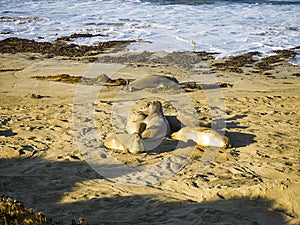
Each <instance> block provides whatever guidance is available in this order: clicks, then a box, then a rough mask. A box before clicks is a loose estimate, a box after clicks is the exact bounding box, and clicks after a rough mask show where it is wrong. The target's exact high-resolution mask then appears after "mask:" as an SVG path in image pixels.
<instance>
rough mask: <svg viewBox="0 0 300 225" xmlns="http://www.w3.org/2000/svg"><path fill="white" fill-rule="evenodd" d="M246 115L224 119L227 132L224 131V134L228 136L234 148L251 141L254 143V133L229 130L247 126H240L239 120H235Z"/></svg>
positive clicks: (248, 143) (243, 145)
mask: <svg viewBox="0 0 300 225" xmlns="http://www.w3.org/2000/svg"><path fill="white" fill-rule="evenodd" d="M245 117H247V116H246V115H235V116H233V117H231V118H228V119H227V120H226V128H227V129H228V130H229V132H226V136H227V137H228V138H229V140H230V142H231V144H232V146H233V147H235V148H239V147H245V146H247V145H250V144H252V143H255V142H256V141H255V140H254V139H255V137H256V135H255V134H248V133H244V132H231V131H230V130H231V129H246V128H248V126H241V125H240V122H239V121H237V120H239V119H243V118H245Z"/></svg>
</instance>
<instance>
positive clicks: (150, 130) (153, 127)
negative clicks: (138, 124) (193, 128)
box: [142, 101, 170, 139]
mask: <svg viewBox="0 0 300 225" xmlns="http://www.w3.org/2000/svg"><path fill="white" fill-rule="evenodd" d="M149 107H150V112H149V115H148V116H147V117H146V118H145V119H144V120H143V123H145V125H146V129H145V130H144V131H143V132H142V138H153V139H162V138H164V137H166V136H168V135H170V125H169V122H168V120H167V118H166V117H165V115H164V114H163V111H162V104H161V102H160V101H153V102H150V104H149Z"/></svg>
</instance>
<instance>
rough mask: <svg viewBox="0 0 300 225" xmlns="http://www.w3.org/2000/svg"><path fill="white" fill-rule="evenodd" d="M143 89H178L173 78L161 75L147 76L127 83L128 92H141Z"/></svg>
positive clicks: (176, 81) (176, 82)
mask: <svg viewBox="0 0 300 225" xmlns="http://www.w3.org/2000/svg"><path fill="white" fill-rule="evenodd" d="M145 88H173V89H174V88H175V89H178V88H179V85H178V80H177V79H176V78H174V77H169V76H162V75H147V76H143V77H141V78H138V79H136V80H135V81H133V82H129V84H128V87H127V89H128V91H135V90H142V89H145Z"/></svg>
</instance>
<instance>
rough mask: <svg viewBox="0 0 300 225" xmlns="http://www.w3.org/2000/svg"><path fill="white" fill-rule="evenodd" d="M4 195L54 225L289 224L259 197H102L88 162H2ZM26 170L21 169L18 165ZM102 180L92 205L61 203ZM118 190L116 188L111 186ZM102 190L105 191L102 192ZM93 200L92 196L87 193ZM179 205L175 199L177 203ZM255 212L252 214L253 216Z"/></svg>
mask: <svg viewBox="0 0 300 225" xmlns="http://www.w3.org/2000/svg"><path fill="white" fill-rule="evenodd" d="M0 165H1V166H0V167H1V170H0V177H1V179H0V192H1V193H4V194H5V195H10V196H13V197H14V198H16V199H17V200H19V201H21V202H23V203H24V204H25V206H26V207H30V208H33V209H34V210H35V211H42V212H43V213H45V214H46V216H47V218H51V219H52V222H57V223H55V224H60V223H62V221H63V224H71V220H72V219H75V220H77V218H79V217H83V218H84V219H85V221H86V222H89V223H90V224H100V223H101V224H166V223H168V224H169V223H170V222H172V224H187V223H188V224H215V223H223V222H224V221H226V222H228V223H229V224H261V225H265V224H274V225H279V224H280V225H284V224H288V223H287V222H286V221H285V220H284V214H286V215H288V214H287V212H285V211H284V210H282V209H281V210H280V211H272V210H270V208H271V207H272V205H273V201H271V200H268V199H263V198H259V199H256V200H251V201H250V200H249V199H248V198H247V197H245V198H233V199H226V200H225V199H220V200H217V201H207V202H202V203H198V202H195V201H193V200H189V199H186V200H181V201H178V200H177V201H172V202H164V201H162V200H158V199H157V198H158V197H160V198H161V197H165V198H164V199H170V196H167V195H168V194H167V193H166V194H164V195H165V196H164V195H159V196H156V195H132V196H120V195H118V194H116V195H114V196H113V197H105V196H102V197H99V196H100V195H101V194H102V195H103V193H105V192H106V191H107V190H106V189H105V187H106V186H107V185H110V184H109V181H106V183H105V184H106V186H101V180H102V181H103V179H104V178H102V177H100V176H99V175H98V174H97V173H96V172H94V171H93V170H92V169H91V168H90V166H89V165H88V164H87V163H86V162H84V161H78V162H70V161H61V162H59V161H55V162H49V161H45V160H43V159H39V158H26V159H0ZM19 165H22V166H19ZM96 179H99V195H97V193H94V195H95V196H90V197H89V198H87V200H84V201H82V200H80V201H76V200H74V201H73V202H71V203H63V202H61V200H62V198H63V196H65V194H67V193H69V192H72V191H74V189H76V184H78V183H82V182H84V181H87V180H96ZM110 186H111V187H114V186H115V185H114V184H113V183H112V184H111V185H110ZM101 187H102V189H101ZM87 195H88V192H87ZM173 200H176V199H173ZM249 212H251V213H249Z"/></svg>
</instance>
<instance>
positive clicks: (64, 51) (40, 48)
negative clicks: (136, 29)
mask: <svg viewBox="0 0 300 225" xmlns="http://www.w3.org/2000/svg"><path fill="white" fill-rule="evenodd" d="M79 36H82V37H89V36H91V35H88V34H87V35H83V34H81V35H79V34H74V35H73V36H72V35H71V36H66V37H62V38H59V39H57V40H56V41H54V42H38V41H34V40H28V39H22V38H16V37H13V38H7V39H4V40H1V41H0V53H12V54H16V53H19V52H28V53H41V54H44V55H47V56H48V57H54V56H67V57H82V56H91V55H96V54H99V53H103V52H105V51H107V50H109V49H116V48H119V47H122V46H126V45H128V44H130V43H132V42H135V41H131V40H128V41H107V42H99V43H98V44H97V45H77V44H73V43H68V42H67V40H70V39H71V38H75V37H79Z"/></svg>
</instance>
